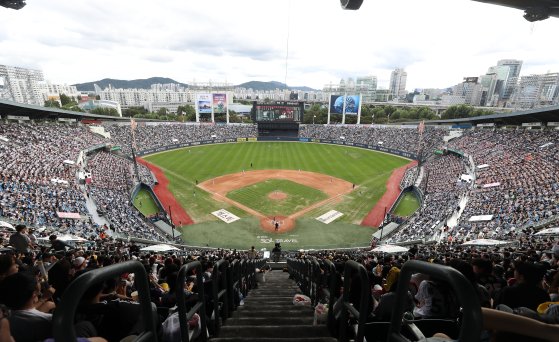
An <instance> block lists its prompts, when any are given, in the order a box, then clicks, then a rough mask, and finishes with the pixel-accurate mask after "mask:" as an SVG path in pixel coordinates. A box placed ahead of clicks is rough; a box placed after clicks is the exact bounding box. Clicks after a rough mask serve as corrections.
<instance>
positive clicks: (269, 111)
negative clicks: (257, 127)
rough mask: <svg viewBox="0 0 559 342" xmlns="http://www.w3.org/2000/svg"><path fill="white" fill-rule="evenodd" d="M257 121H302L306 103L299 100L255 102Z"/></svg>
mask: <svg viewBox="0 0 559 342" xmlns="http://www.w3.org/2000/svg"><path fill="white" fill-rule="evenodd" d="M253 113H254V115H255V118H253V120H254V121H256V122H301V120H302V119H303V113H304V103H303V102H298V101H272V102H268V103H257V102H253Z"/></svg>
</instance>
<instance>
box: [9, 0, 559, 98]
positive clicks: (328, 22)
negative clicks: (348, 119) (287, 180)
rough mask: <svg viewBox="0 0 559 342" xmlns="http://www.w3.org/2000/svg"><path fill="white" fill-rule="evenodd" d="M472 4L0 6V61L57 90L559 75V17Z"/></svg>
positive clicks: (253, 1) (264, 1)
mask: <svg viewBox="0 0 559 342" xmlns="http://www.w3.org/2000/svg"><path fill="white" fill-rule="evenodd" d="M522 15H523V12H522V11H520V10H516V9H510V8H506V7H501V6H495V5H490V4H484V3H479V2H474V1H470V0H423V1H417V0H364V3H363V5H362V6H361V8H360V9H359V10H357V11H344V10H342V9H341V7H340V3H339V1H338V0H297V1H296V0H205V1H184V0H165V1H153V0H151V1H147V0H95V1H91V0H80V1H75V0H48V1H46V0H27V6H26V7H24V8H23V9H21V10H19V11H14V10H11V9H6V8H3V7H0V64H6V65H12V66H20V67H26V68H34V69H41V70H42V71H43V72H44V75H45V78H46V79H47V80H49V81H51V82H52V83H63V84H64V83H66V84H75V83H82V82H89V81H96V80H100V79H103V78H116V79H128V80H130V79H140V78H148V77H155V76H160V77H169V78H172V79H174V80H176V81H178V82H183V83H193V82H209V81H211V82H216V83H217V82H228V83H231V84H240V83H243V82H248V81H279V82H285V83H287V84H288V85H289V86H308V87H312V88H315V89H322V88H323V86H324V85H326V84H329V83H333V84H336V83H338V82H339V81H340V79H342V78H348V77H353V78H355V77H359V76H369V75H374V76H376V77H377V78H378V83H379V87H380V88H387V87H388V83H389V79H390V72H391V71H392V70H394V69H395V68H398V67H399V68H404V69H405V70H406V71H407V73H408V78H407V86H406V89H407V90H413V89H416V88H446V87H449V86H453V85H455V84H457V83H460V82H462V79H463V78H464V77H467V76H479V75H482V74H485V72H486V71H487V69H488V68H489V67H490V66H493V65H496V64H497V61H498V60H499V59H520V60H523V61H524V64H523V67H522V70H521V73H520V74H521V76H522V75H530V74H542V73H546V72H559V44H557V41H558V40H557V37H556V35H557V32H559V18H550V19H547V20H545V21H541V22H536V23H530V22H528V21H526V20H525V19H524V18H523V17H522Z"/></svg>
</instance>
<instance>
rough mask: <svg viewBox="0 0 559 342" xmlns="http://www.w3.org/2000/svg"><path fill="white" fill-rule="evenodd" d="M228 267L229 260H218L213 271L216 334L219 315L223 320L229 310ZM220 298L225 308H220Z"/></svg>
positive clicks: (216, 332) (215, 332)
mask: <svg viewBox="0 0 559 342" xmlns="http://www.w3.org/2000/svg"><path fill="white" fill-rule="evenodd" d="M227 268H229V262H228V261H227V260H225V259H221V260H218V261H217V262H216V263H215V264H214V267H213V271H212V300H213V313H214V315H213V317H214V322H213V324H214V334H215V335H217V334H218V333H219V317H220V316H221V319H222V320H223V322H225V320H226V319H227V316H228V312H229V302H228V301H229V299H228V296H229V294H228V293H227ZM220 299H222V301H221V302H222V303H223V308H221V310H220V308H219V303H220Z"/></svg>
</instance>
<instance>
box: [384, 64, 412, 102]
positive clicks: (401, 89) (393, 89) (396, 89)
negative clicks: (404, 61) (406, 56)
mask: <svg viewBox="0 0 559 342" xmlns="http://www.w3.org/2000/svg"><path fill="white" fill-rule="evenodd" d="M407 78H408V73H407V72H405V71H404V69H400V68H396V69H395V70H394V71H392V73H391V74H390V86H389V88H388V89H389V90H390V93H391V94H392V95H393V96H394V97H395V98H403V97H405V96H406V80H407Z"/></svg>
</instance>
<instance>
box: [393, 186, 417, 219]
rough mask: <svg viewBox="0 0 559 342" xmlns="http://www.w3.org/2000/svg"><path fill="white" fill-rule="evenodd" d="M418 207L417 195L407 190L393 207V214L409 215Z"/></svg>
mask: <svg viewBox="0 0 559 342" xmlns="http://www.w3.org/2000/svg"><path fill="white" fill-rule="evenodd" d="M418 208H419V199H418V198H417V196H416V195H415V194H414V193H413V192H411V191H408V192H406V193H405V194H404V197H403V198H402V199H401V200H400V203H398V205H397V206H396V209H394V215H398V216H410V215H411V214H413V213H414V212H415V211H416V210H417V209H418Z"/></svg>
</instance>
